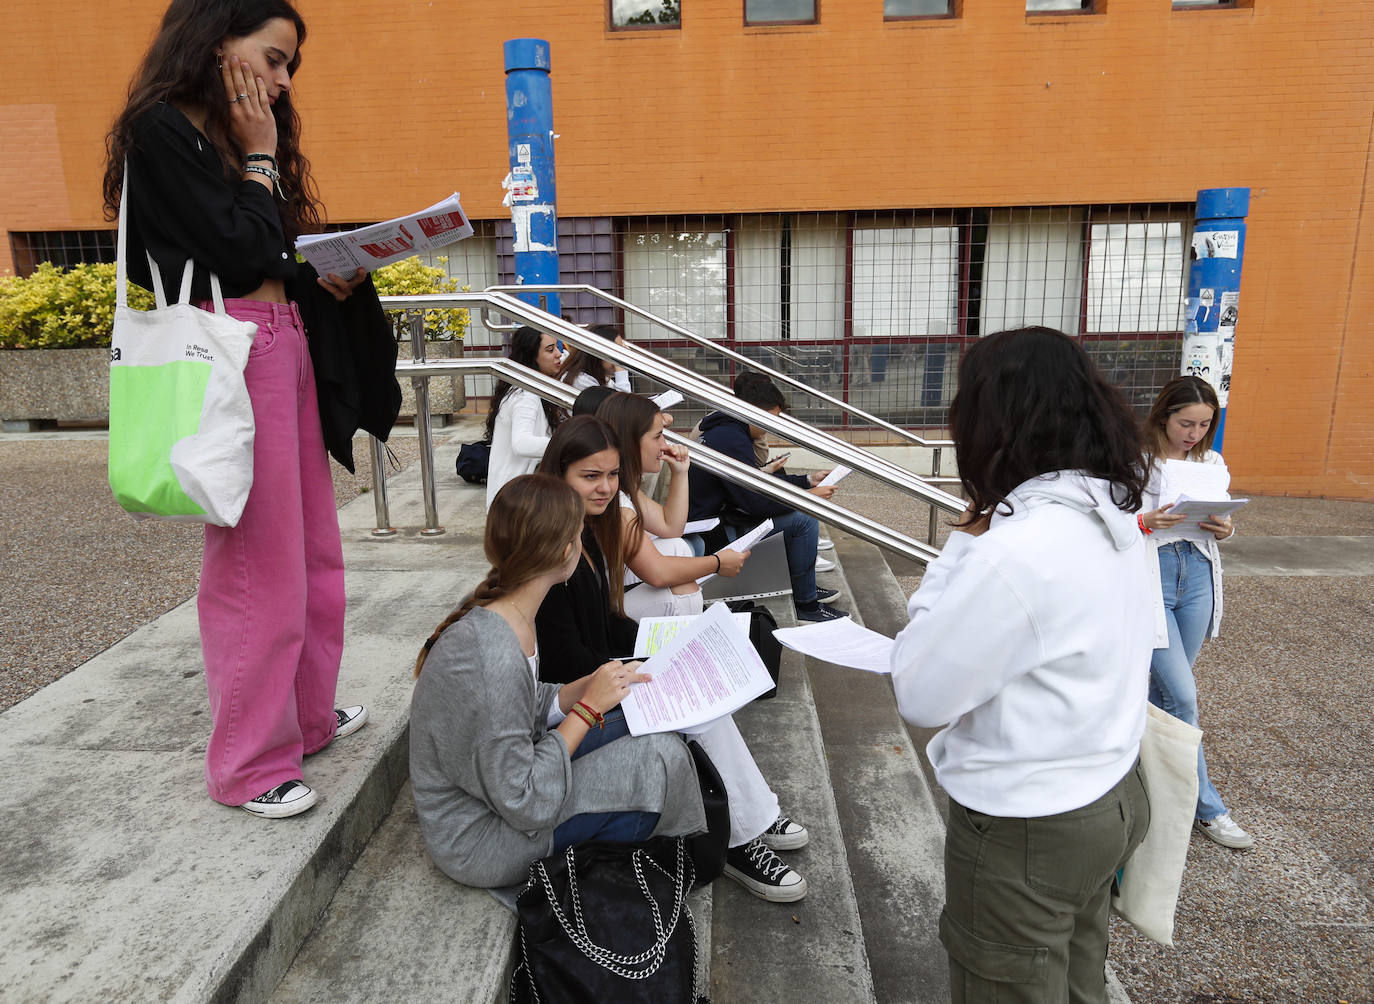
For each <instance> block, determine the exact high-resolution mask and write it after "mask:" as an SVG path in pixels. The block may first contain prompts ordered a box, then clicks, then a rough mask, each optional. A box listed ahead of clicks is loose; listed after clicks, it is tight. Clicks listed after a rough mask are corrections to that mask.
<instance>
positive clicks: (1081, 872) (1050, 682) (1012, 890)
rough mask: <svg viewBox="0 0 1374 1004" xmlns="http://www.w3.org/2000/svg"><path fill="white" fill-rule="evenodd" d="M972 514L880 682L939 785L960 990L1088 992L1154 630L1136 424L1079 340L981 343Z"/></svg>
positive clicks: (970, 399) (1133, 793) (1143, 803)
mask: <svg viewBox="0 0 1374 1004" xmlns="http://www.w3.org/2000/svg"><path fill="white" fill-rule="evenodd" d="M949 421H950V430H951V432H952V434H953V439H954V441H955V443H956V446H955V450H956V453H957V456H958V461H959V477H960V479H961V481H962V483H963V487H964V490H965V492H966V494H967V496H968V499H969V506H968V511H967V512H966V513H965V514H964V516H963V518H962V519H961V520H960V521H959V522H958V523H956V524H955V528H954V532H953V533H951V534H950V537H949V541H948V543H947V544H946V545H945V548H944V551H943V552H942V553H941V555H940V557H939V558H937V559H936V560H935V561H933V562H931V563H930V565H929V567H928V568H927V569H926V572H925V576H924V578H923V579H922V581H921V586H920V588H919V589H918V590H917V591H916V593H915V594H914V595H913V596H912V597H911V601H910V603H909V605H908V608H907V609H908V613H909V614H910V617H911V622H910V624H909V625H908V626H907V627H906V628H905V629H903V630H902V632H901V633H900V634H899V635H898V636H897V639H896V642H895V645H894V647H893V655H892V679H893V685H894V687H895V689H896V693H897V703H898V707H899V708H900V710H901V713H902V715H903V717H905V718H906V719H907V720H908V721H910V722H912V723H913V724H915V725H919V726H923V727H933V726H937V725H945V726H946V728H945V729H944V730H943V731H941V732H940V733H938V734H937V735H936V736H935V738H934V739H932V740H931V742H930V745H929V747H928V750H927V752H928V753H929V756H930V761H931V763H932V764H933V765H934V767H935V773H936V777H937V778H938V779H939V781H940V784H941V785H942V786H943V787H944V789H945V791H947V792H948V793H949V799H950V804H949V825H948V829H947V830H946V834H945V900H946V902H945V908H944V912H943V915H942V916H941V918H940V940H941V942H943V943H944V946H945V949H946V951H947V952H948V954H949V962H950V977H951V986H952V996H953V1000H954V1001H955V1002H962V1001H965V1000H993V999H996V1000H998V1001H1008V1002H1011V1001H1018V1002H1032V1001H1035V1002H1041V1001H1072V1002H1087V1001H1093V1002H1102V1001H1105V1000H1106V984H1105V981H1104V977H1103V966H1104V964H1105V962H1106V957H1107V919H1108V911H1109V907H1110V899H1111V887H1112V881H1113V879H1114V877H1115V875H1116V870H1117V869H1118V868H1119V867H1121V866H1122V864H1124V863H1125V861H1126V860H1127V858H1129V857H1130V855H1131V853H1132V852H1133V851H1134V850H1135V848H1136V846H1137V845H1138V844H1139V843H1140V841H1141V840H1142V839H1144V836H1145V831H1146V829H1147V828H1148V826H1149V820H1150V806H1149V802H1148V800H1147V798H1146V795H1145V788H1144V785H1143V783H1142V781H1141V778H1140V773H1139V754H1140V740H1141V737H1142V736H1143V734H1144V732H1145V718H1146V713H1145V707H1146V701H1145V693H1146V690H1147V688H1148V684H1149V665H1150V650H1151V648H1152V647H1153V644H1154V618H1153V615H1152V611H1153V591H1154V586H1153V581H1152V576H1151V574H1150V571H1149V568H1148V564H1147V562H1148V560H1149V558H1150V557H1151V555H1150V553H1149V551H1148V549H1147V548H1146V547H1145V545H1144V543H1143V542H1142V540H1141V539H1140V531H1139V530H1138V529H1137V528H1136V522H1135V513H1136V511H1137V510H1138V509H1139V507H1140V497H1141V492H1142V490H1143V489H1144V482H1145V478H1144V472H1143V469H1142V468H1141V465H1140V452H1139V451H1140V447H1139V434H1138V432H1137V430H1136V426H1135V420H1134V418H1133V417H1132V415H1131V412H1130V410H1129V408H1128V407H1127V406H1126V403H1125V401H1124V400H1123V399H1122V398H1121V395H1120V394H1119V393H1118V392H1117V391H1116V390H1115V388H1113V387H1112V386H1111V385H1110V384H1108V383H1107V382H1106V381H1105V380H1104V379H1103V378H1102V375H1101V374H1100V373H1099V372H1098V370H1097V367H1096V366H1094V365H1093V363H1092V360H1091V359H1089V358H1088V356H1087V354H1086V353H1085V352H1084V351H1083V349H1082V347H1081V346H1079V344H1078V343H1077V342H1076V341H1075V340H1074V339H1072V338H1069V337H1068V336H1067V335H1063V334H1061V333H1060V332H1058V331H1052V330H1050V329H1048V328H1023V329H1020V330H1016V331H1003V332H999V333H997V334H993V335H989V336H988V337H986V338H983V339H981V340H979V341H978V342H977V343H975V344H974V345H973V346H971V347H970V348H969V350H968V352H967V353H965V355H964V358H963V360H962V361H961V362H960V364H959V389H958V393H957V394H956V396H955V398H954V403H953V405H952V406H951V407H950V414H949Z"/></svg>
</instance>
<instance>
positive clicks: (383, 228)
mask: <svg viewBox="0 0 1374 1004" xmlns="http://www.w3.org/2000/svg"><path fill="white" fill-rule="evenodd" d="M471 236H472V224H471V223H469V222H468V218H467V216H466V215H465V214H464V212H463V207H462V205H461V204H460V203H459V201H458V193H457V192H454V193H453V194H452V195H450V196H449V197H448V198H447V199H444V200H442V201H441V202H436V203H435V204H434V205H432V206H430V207H429V208H428V209H422V210H420V211H419V212H418V213H413V214H412V215H410V216H401V217H397V218H396V219H394V220H387V221H386V222H385V223H374V224H373V225H372V226H370V227H359V228H358V229H357V230H345V231H340V232H339V233H329V234H303V235H302V236H300V237H298V238H296V250H297V251H299V252H300V253H301V254H303V255H304V256H305V260H306V261H308V262H310V264H311V265H313V266H315V271H316V272H318V273H319V274H320V275H328V274H329V273H330V272H333V273H334V274H336V275H340V276H343V277H344V278H348V277H350V276H352V275H353V273H354V272H355V271H357V270H358V269H359V268H365V269H367V270H368V271H369V272H371V271H373V270H375V269H378V268H381V267H382V266H383V265H390V264H391V263H392V262H394V261H400V260H401V259H402V258H409V257H410V256H411V255H413V254H415V253H417V252H419V251H432V250H434V249H435V248H440V247H445V246H447V245H449V244H452V243H453V242H454V241H459V240H462V239H463V238H464V237H471Z"/></svg>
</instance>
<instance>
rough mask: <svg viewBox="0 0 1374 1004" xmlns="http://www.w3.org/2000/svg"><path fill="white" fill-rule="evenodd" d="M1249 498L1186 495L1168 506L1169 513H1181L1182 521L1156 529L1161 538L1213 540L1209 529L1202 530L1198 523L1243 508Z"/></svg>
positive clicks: (1227, 514)
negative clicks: (1165, 527) (1199, 497)
mask: <svg viewBox="0 0 1374 1004" xmlns="http://www.w3.org/2000/svg"><path fill="white" fill-rule="evenodd" d="M1249 501H1250V500H1249V499H1212V500H1210V501H1209V500H1207V499H1194V498H1189V497H1188V496H1187V495H1184V496H1182V497H1181V498H1179V500H1178V501H1177V502H1175V503H1174V504H1173V505H1171V506H1169V514H1170V515H1181V516H1183V517H1185V518H1184V520H1183V522H1182V523H1180V524H1179V525H1178V526H1176V527H1173V528H1171V529H1169V530H1156V531H1155V534H1156V535H1157V536H1159V537H1160V539H1161V540H1198V541H1208V540H1215V539H1216V538H1215V537H1214V536H1213V535H1212V531H1211V530H1204V529H1202V528H1201V527H1200V526H1198V524H1199V523H1201V522H1203V521H1204V520H1207V519H1209V518H1210V517H1212V516H1229V515H1231V514H1232V513H1233V512H1235V511H1236V510H1237V509H1241V508H1243V507H1244V506H1245V505H1246V504H1247V503H1249Z"/></svg>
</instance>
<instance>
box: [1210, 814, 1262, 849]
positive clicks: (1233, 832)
mask: <svg viewBox="0 0 1374 1004" xmlns="http://www.w3.org/2000/svg"><path fill="white" fill-rule="evenodd" d="M1197 828H1198V829H1199V830H1201V831H1202V832H1203V833H1204V834H1206V835H1207V836H1208V837H1210V838H1211V839H1212V840H1215V841H1216V842H1217V843H1219V844H1221V846H1222V847H1230V848H1233V849H1234V850H1238V851H1243V850H1246V849H1247V848H1250V847H1254V846H1255V838H1254V837H1252V836H1250V834H1248V833H1246V832H1245V831H1244V830H1242V829H1241V828H1240V827H1239V826H1237V825H1236V821H1235V820H1234V819H1232V818H1231V814H1230V813H1229V812H1223V813H1222V814H1221V815H1220V816H1217V818H1216V819H1199V820H1198V821H1197Z"/></svg>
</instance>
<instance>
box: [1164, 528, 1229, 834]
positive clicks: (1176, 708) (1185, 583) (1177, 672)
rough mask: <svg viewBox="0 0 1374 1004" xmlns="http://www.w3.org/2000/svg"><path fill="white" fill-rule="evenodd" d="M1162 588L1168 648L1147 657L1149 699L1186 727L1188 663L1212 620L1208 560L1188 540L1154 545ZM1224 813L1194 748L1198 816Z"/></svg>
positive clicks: (1191, 688) (1191, 710) (1191, 700)
mask: <svg viewBox="0 0 1374 1004" xmlns="http://www.w3.org/2000/svg"><path fill="white" fill-rule="evenodd" d="M1159 578H1160V583H1161V585H1162V586H1163V587H1164V618H1165V620H1166V621H1167V622H1168V625H1169V647H1168V648H1157V649H1155V651H1154V655H1153V656H1152V657H1151V659H1150V703H1151V704H1153V705H1154V706H1155V707H1157V708H1160V709H1161V710H1163V711H1167V712H1168V713H1169V714H1171V715H1173V716H1174V717H1175V718H1178V719H1180V720H1182V721H1185V722H1187V723H1188V724H1189V725H1196V724H1197V723H1198V710H1197V681H1196V680H1194V679H1193V663H1194V662H1195V661H1196V660H1197V654H1198V652H1199V651H1200V650H1201V649H1202V642H1203V639H1205V638H1206V637H1207V629H1208V627H1209V626H1211V623H1212V564H1211V562H1209V561H1208V560H1207V559H1206V558H1205V557H1203V555H1202V552H1201V551H1199V550H1198V549H1197V548H1196V547H1194V546H1193V545H1192V544H1190V543H1188V542H1187V541H1176V542H1174V543H1172V544H1165V545H1164V546H1163V547H1161V548H1160V549H1159ZM1225 811H1226V806H1225V804H1223V802H1222V801H1221V796H1220V795H1219V794H1217V789H1216V787H1215V786H1214V785H1213V784H1212V782H1211V779H1210V778H1208V776H1207V758H1206V756H1204V755H1203V752H1202V747H1201V746H1199V747H1198V751H1197V818H1198V819H1215V818H1216V817H1217V816H1220V815H1221V814H1222V813H1223V812H1225Z"/></svg>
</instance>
